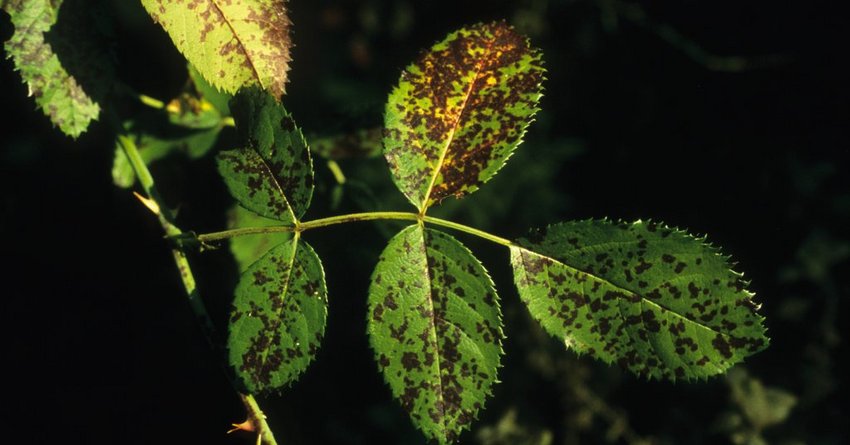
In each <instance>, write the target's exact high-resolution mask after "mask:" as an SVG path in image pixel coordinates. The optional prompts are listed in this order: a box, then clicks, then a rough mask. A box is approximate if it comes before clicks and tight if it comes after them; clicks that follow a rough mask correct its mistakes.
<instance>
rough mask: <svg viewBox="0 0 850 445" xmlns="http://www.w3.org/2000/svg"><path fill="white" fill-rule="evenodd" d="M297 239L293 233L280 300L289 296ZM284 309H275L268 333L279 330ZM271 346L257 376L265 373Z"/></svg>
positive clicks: (262, 360) (282, 306)
mask: <svg viewBox="0 0 850 445" xmlns="http://www.w3.org/2000/svg"><path fill="white" fill-rule="evenodd" d="M299 238H300V234H299V233H297V232H296V233H295V236H293V237H292V255H291V256H290V257H289V261H288V262H287V264H288V266H289V267H287V270H286V279H285V280H283V290H282V291H281V292H280V298H281V300H283V299H284V298H286V296H287V294H289V285H290V283H291V282H292V269H294V268H295V255H296V254H297V252H298V241H299ZM284 309H285V305H284V304H281V305H280V308H279V309H277V310H276V311H274V316H275V317H274V325H275V328H274V329H270V331H276V330H277V329H279V328H280V325H281V319H280V317H281V314H282V313H283V311H284ZM262 335H264V336H265V335H267V333H266V332H263V334H262ZM270 336H271V338H274V333H271V335H270ZM270 340H271V339H270ZM273 346H275V345H272V344H271V341H269V347H268V348H267V349H266V350H264V351H263V352H262V353H261V355H260V367H259V369H258V370H257V371H258V374H260V375H262V374H265V372H266V365H267V364H268V358H269V352H270V351H271V349H272V347H273Z"/></svg>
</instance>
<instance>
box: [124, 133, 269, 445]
mask: <svg viewBox="0 0 850 445" xmlns="http://www.w3.org/2000/svg"><path fill="white" fill-rule="evenodd" d="M118 142H119V144H120V145H121V148H122V149H123V150H124V153H125V154H126V155H127V158H128V159H129V160H130V164H131V165H132V167H133V171H135V173H136V177H137V178H138V179H139V183H140V184H141V186H142V188H143V189H144V190H145V194H146V195H147V199H148V200H150V201H152V202H153V206H151V205H149V208H152V210H153V209H157V211H155V212H154V213H156V216H157V218H158V219H159V222H160V224H161V225H162V228H163V230H164V231H165V233H166V235H168V236H169V237H179V236H181V235H183V232H182V231H181V230H180V228H179V227H177V226H176V225H175V224H174V223H173V221H174V219H173V215H172V214H171V212H170V211H169V210H168V208H167V207H165V205H164V203H163V201H162V199H161V198H160V195H159V192H158V191H157V189H156V184H155V183H154V180H153V176H152V175H151V173H150V171H149V170H148V167H147V165H146V164H145V162H144V160H142V157H141V156H140V155H139V150H138V148H137V147H136V144H135V142H133V139H132V138H130V137H128V136H126V135H123V134H119V135H118ZM171 253H172V255H173V256H174V263H175V264H176V265H177V270H178V271H179V272H180V280H181V281H182V283H183V288H184V290H185V291H186V296H187V297H188V298H189V306H190V307H191V308H192V312H193V313H194V314H195V318H197V319H198V322H199V323H200V325H201V330H202V331H203V332H204V336H205V337H206V339H207V343H209V345H210V347H212V348H213V349H216V343H215V326H214V325H213V323H212V320H211V319H210V317H209V314H208V313H207V309H206V307H205V306H204V303H203V301H201V297H200V294H199V293H198V289H197V286H196V285H195V276H194V275H193V274H192V268H191V266H190V265H189V260H188V258H186V254H185V252H183V251H182V250H180V249H179V248H173V249H171ZM239 398H240V399H241V400H242V404H243V405H244V406H245V409H246V411H247V412H248V417H249V419H250V420H251V422H252V423H253V425H254V428H255V430H256V432H257V437H258V439H257V440H258V443H260V442H262V443H265V444H266V445H277V441H276V440H275V438H274V434H273V433H272V430H271V428H269V425H268V423H267V422H266V416H265V415H264V414H263V412H262V410H261V409H260V406H259V405H258V404H257V401H256V400H255V399H254V396H252V395H251V394H243V393H241V392H239Z"/></svg>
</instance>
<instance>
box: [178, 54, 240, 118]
mask: <svg viewBox="0 0 850 445" xmlns="http://www.w3.org/2000/svg"><path fill="white" fill-rule="evenodd" d="M186 68H187V71H188V72H189V78H190V79H192V85H194V87H195V92H197V93H198V95H199V96H200V97H201V98H202V99H203V100H205V101H207V102H209V103H210V104H212V106H213V107H214V108H215V109H216V110H217V111H218V113H219V114H220V115H221V116H230V105H229V104H228V102H230V99H232V98H233V96H232V95H230V94H227V93H223V92H221V91H219V90H218V89H216V88H215V87H214V86H212V85H210V83H209V82H207V80H206V79H204V76H202V75H201V73H199V72H198V69H197V68H195V67H194V66H192V64H191V63H188V64H186Z"/></svg>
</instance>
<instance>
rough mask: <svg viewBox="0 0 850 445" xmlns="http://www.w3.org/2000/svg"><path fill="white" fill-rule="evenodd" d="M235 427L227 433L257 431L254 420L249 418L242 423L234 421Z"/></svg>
mask: <svg viewBox="0 0 850 445" xmlns="http://www.w3.org/2000/svg"><path fill="white" fill-rule="evenodd" d="M231 425H233V428H231V429H230V430H228V431H227V434H230V433H232V432H234V431H247V432H249V433H253V432H255V431H257V428H256V427H255V426H254V422H253V421H252V420H251V419H250V418H249V419H247V420H245V421H244V422H242V423H232V424H231Z"/></svg>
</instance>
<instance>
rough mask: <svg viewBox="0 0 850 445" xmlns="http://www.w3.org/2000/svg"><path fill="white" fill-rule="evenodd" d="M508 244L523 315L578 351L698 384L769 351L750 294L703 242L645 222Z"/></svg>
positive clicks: (558, 230)
mask: <svg viewBox="0 0 850 445" xmlns="http://www.w3.org/2000/svg"><path fill="white" fill-rule="evenodd" d="M518 244H519V245H518V246H514V247H511V264H512V266H513V268H514V279H515V282H516V285H517V288H518V289H519V293H520V296H521V298H522V300H523V301H524V302H525V303H526V305H527V306H528V309H529V311H530V312H531V315H532V316H533V317H534V318H536V319H537V320H538V321H539V322H540V323H541V324H542V326H543V328H544V329H545V330H546V331H547V332H549V334H551V335H553V336H555V337H556V338H558V339H561V340H563V341H564V343H565V344H566V345H567V347H570V348H573V349H575V350H576V351H578V352H579V353H587V354H589V355H591V356H593V357H596V358H599V359H602V360H604V361H605V362H608V363H611V362H616V363H618V364H620V365H621V366H622V367H624V368H627V369H629V370H631V371H633V372H635V373H637V374H641V375H647V376H650V377H653V378H668V379H673V380H675V379H699V378H706V377H708V376H712V375H715V374H719V373H722V372H724V371H725V370H726V369H728V368H729V367H730V366H732V365H734V364H735V363H738V362H740V361H742V360H743V359H744V358H745V357H747V356H749V355H751V354H754V353H756V352H758V351H761V350H762V349H764V348H765V347H767V344H768V339H767V337H766V336H765V329H764V327H763V325H762V322H763V319H762V317H761V316H760V315H759V314H758V313H757V312H756V310H757V305H756V304H754V303H753V301H752V297H753V294H752V293H750V292H749V291H747V290H746V288H745V285H746V282H745V281H744V280H743V278H742V276H741V274H739V273H737V272H734V271H733V270H732V269H731V268H730V265H729V261H728V258H726V257H724V256H722V255H721V254H720V253H719V252H718V250H717V249H715V248H714V247H712V246H710V245H708V244H706V243H705V242H704V241H703V240H700V239H696V238H693V237H691V236H690V235H688V234H687V233H685V232H682V231H679V230H676V229H671V228H668V227H666V226H663V225H660V224H656V223H652V222H641V221H638V222H635V223H631V224H628V223H613V222H610V221H595V220H588V221H577V222H570V223H562V224H557V225H553V226H550V227H549V228H548V229H546V230H544V231H543V232H542V233H539V234H537V235H536V236H534V237H532V239H531V240H520V241H519V243H518Z"/></svg>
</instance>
